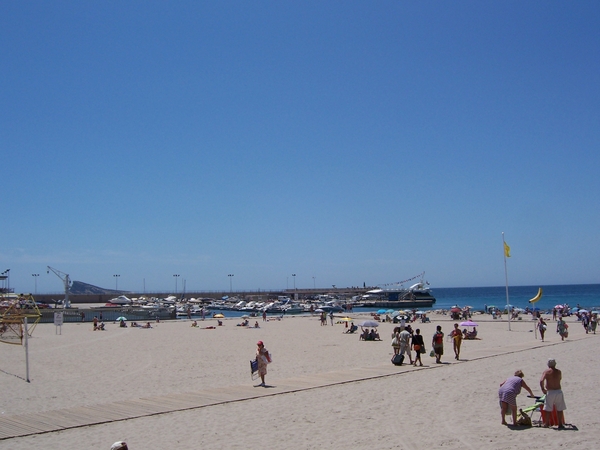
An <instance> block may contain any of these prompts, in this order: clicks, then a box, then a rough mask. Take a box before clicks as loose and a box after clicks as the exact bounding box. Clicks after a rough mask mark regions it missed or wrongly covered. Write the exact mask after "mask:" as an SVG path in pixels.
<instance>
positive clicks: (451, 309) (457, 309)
mask: <svg viewBox="0 0 600 450" xmlns="http://www.w3.org/2000/svg"><path fill="white" fill-rule="evenodd" d="M460 311H461V309H460V308H459V307H458V306H454V307H452V308H450V312H453V313H459V312H460Z"/></svg>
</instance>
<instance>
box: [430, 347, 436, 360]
mask: <svg viewBox="0 0 600 450" xmlns="http://www.w3.org/2000/svg"><path fill="white" fill-rule="evenodd" d="M429 356H431V357H432V358H434V357H435V350H433V349H431V351H430V352H429Z"/></svg>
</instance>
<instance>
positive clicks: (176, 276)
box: [173, 274, 180, 294]
mask: <svg viewBox="0 0 600 450" xmlns="http://www.w3.org/2000/svg"><path fill="white" fill-rule="evenodd" d="M173 276H174V277H175V294H177V278H179V277H180V275H179V274H175V275H173Z"/></svg>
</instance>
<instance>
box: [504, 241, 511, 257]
mask: <svg viewBox="0 0 600 450" xmlns="http://www.w3.org/2000/svg"><path fill="white" fill-rule="evenodd" d="M504 256H506V257H507V258H510V247H509V246H508V244H507V243H506V242H505V243H504Z"/></svg>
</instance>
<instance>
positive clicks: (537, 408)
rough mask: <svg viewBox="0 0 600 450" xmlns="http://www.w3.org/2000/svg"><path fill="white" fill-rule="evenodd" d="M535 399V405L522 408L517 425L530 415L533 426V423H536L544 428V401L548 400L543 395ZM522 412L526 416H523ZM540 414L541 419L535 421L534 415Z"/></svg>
mask: <svg viewBox="0 0 600 450" xmlns="http://www.w3.org/2000/svg"><path fill="white" fill-rule="evenodd" d="M527 397H531V396H530V395H528V396H527ZM533 398H535V403H534V404H533V405H531V406H528V407H527V408H522V409H520V410H519V414H517V423H519V421H520V419H522V418H523V417H524V416H526V415H529V417H530V418H531V423H532V425H533V423H536V424H537V426H542V425H543V424H544V413H545V412H544V411H543V408H544V400H545V399H546V396H545V395H542V396H541V397H533ZM521 412H523V413H525V414H524V415H523V414H521ZM536 412H538V413H540V415H539V417H538V419H537V420H534V419H533V414H534V413H536Z"/></svg>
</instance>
